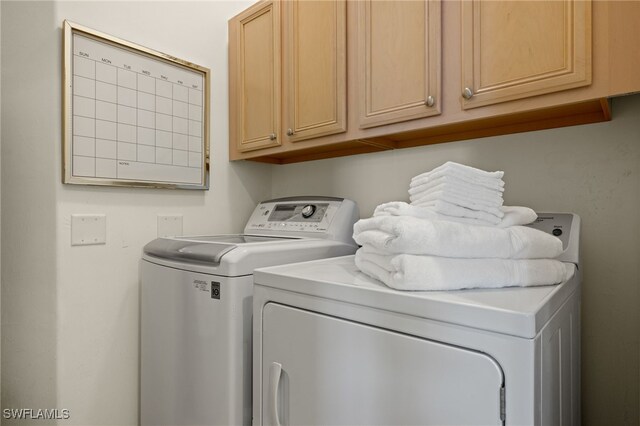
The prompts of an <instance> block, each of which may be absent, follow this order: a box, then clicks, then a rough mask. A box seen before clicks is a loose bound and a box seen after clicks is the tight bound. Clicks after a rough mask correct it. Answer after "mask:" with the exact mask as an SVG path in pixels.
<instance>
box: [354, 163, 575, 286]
mask: <svg viewBox="0 0 640 426" xmlns="http://www.w3.org/2000/svg"><path fill="white" fill-rule="evenodd" d="M502 176H503V172H485V171H482V170H478V169H474V168H472V167H468V166H464V165H461V164H456V163H451V162H449V163H446V164H444V165H443V166H441V167H438V168H437V169H434V170H433V171H431V172H429V173H424V174H422V175H419V176H416V177H415V178H413V179H412V181H411V185H410V189H409V194H410V197H411V204H407V203H403V202H391V203H386V204H382V205H380V206H378V207H377V208H376V210H375V212H374V215H373V217H371V218H368V219H362V220H360V221H358V222H357V223H356V224H355V226H354V235H353V238H354V239H355V241H356V242H357V243H358V244H360V245H361V246H362V247H361V248H360V249H359V250H358V251H357V252H356V257H355V262H356V266H357V267H358V268H359V269H360V270H361V271H362V272H364V273H366V274H367V275H370V276H372V277H374V278H376V279H378V280H380V281H382V282H384V283H385V284H386V285H388V286H389V287H392V288H395V289H399V290H455V289H465V288H483V287H484V288H491V287H512V286H535V285H549V284H557V283H560V282H562V281H564V280H566V279H568V278H570V277H571V275H572V274H573V273H574V266H573V265H572V264H564V263H562V262H559V261H557V260H554V259H553V258H555V257H557V256H558V255H559V254H560V253H562V242H561V241H560V239H558V238H556V237H554V236H552V235H550V234H547V233H545V232H542V231H538V230H536V229H533V228H529V227H526V226H521V225H524V224H527V223H531V222H533V221H534V220H535V219H536V217H537V216H536V214H535V212H534V211H533V210H531V209H529V208H527V207H505V206H502V202H503V201H502V191H503V188H504V182H503V181H502Z"/></svg>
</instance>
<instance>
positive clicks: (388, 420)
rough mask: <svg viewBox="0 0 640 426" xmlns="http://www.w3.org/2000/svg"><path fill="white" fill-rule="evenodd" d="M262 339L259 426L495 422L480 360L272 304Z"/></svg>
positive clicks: (489, 370) (496, 405) (490, 368)
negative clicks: (280, 425) (261, 410)
mask: <svg viewBox="0 0 640 426" xmlns="http://www.w3.org/2000/svg"><path fill="white" fill-rule="evenodd" d="M262 332H263V336H262V337H263V340H262V344H263V351H262V361H261V363H262V384H261V386H262V390H261V398H262V407H263V412H262V413H261V419H260V424H263V425H278V424H282V425H357V424H360V425H364V424H366V425H391V424H396V425H399V424H403V425H501V424H503V422H502V420H501V416H500V411H501V407H500V399H501V398H500V395H501V389H502V386H503V374H502V370H501V368H500V366H499V365H498V364H497V363H496V362H495V361H494V360H493V359H492V358H490V357H489V356H487V355H484V354H482V353H479V352H475V351H471V350H466V349H462V348H459V347H454V346H449V345H446V344H442V343H437V342H434V341H430V340H426V339H422V338H417V337H414V336H409V335H405V334H401V333H397V332H393V331H389V330H384V329H380V328H376V327H371V326H367V325H363V324H360V323H356V322H352V321H348V320H343V319H339V318H335V317H330V316H326V315H322V314H318V313H315V312H310V311H305V310H301V309H296V308H292V307H288V306H284V305H279V304H276V303H268V304H267V305H265V307H264V310H263V330H262Z"/></svg>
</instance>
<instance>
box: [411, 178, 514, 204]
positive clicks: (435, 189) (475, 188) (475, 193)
mask: <svg viewBox="0 0 640 426" xmlns="http://www.w3.org/2000/svg"><path fill="white" fill-rule="evenodd" d="M436 183H437V184H436V185H419V186H416V187H412V188H409V196H410V197H409V198H410V199H411V201H414V199H419V198H422V197H424V196H427V195H430V194H432V193H439V192H443V193H447V194H449V195H451V196H455V197H459V198H465V199H468V200H470V201H473V202H475V203H481V204H482V203H487V205H494V204H499V205H502V203H503V201H504V199H503V198H502V191H497V190H494V189H488V188H485V187H483V186H479V185H472V184H464V185H459V184H456V183H455V182H453V183H452V182H451V180H450V179H449V180H447V179H444V178H440V179H438V181H437V182H436Z"/></svg>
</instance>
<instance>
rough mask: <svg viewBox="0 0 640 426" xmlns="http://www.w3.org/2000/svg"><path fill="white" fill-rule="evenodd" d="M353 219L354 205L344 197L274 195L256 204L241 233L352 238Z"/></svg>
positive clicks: (355, 207)
mask: <svg viewBox="0 0 640 426" xmlns="http://www.w3.org/2000/svg"><path fill="white" fill-rule="evenodd" d="M357 220H358V207H357V206H356V204H355V203H354V202H353V201H351V200H348V199H345V198H335V197H289V198H278V199H275V200H268V201H263V202H261V203H260V204H258V206H257V207H256V209H255V210H254V211H253V214H252V215H251V217H250V218H249V221H248V222H247V225H246V226H245V229H244V232H245V233H246V234H260V235H285V236H300V237H303V236H313V237H315V238H329V239H336V240H341V241H352V234H353V224H354V223H355V221H357ZM305 234H306V235H305Z"/></svg>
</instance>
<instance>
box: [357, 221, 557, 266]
mask: <svg viewBox="0 0 640 426" xmlns="http://www.w3.org/2000/svg"><path fill="white" fill-rule="evenodd" d="M353 239H354V240H355V241H356V243H358V244H360V245H363V246H369V247H372V248H374V249H376V250H379V251H381V252H385V253H388V254H392V253H396V254H420V255H433V256H442V257H456V258H489V257H491V258H501V259H542V258H554V257H557V256H558V255H560V254H561V253H562V241H560V239H559V238H557V237H554V236H553V235H551V234H547V233H546V232H542V231H539V230H537V229H533V228H529V227H526V226H511V227H509V228H494V227H489V226H475V225H467V224H463V223H457V222H450V221H444V220H425V219H419V218H417V217H411V216H375V217H371V218H368V219H361V220H359V221H358V222H356V224H355V225H354V227H353Z"/></svg>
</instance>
